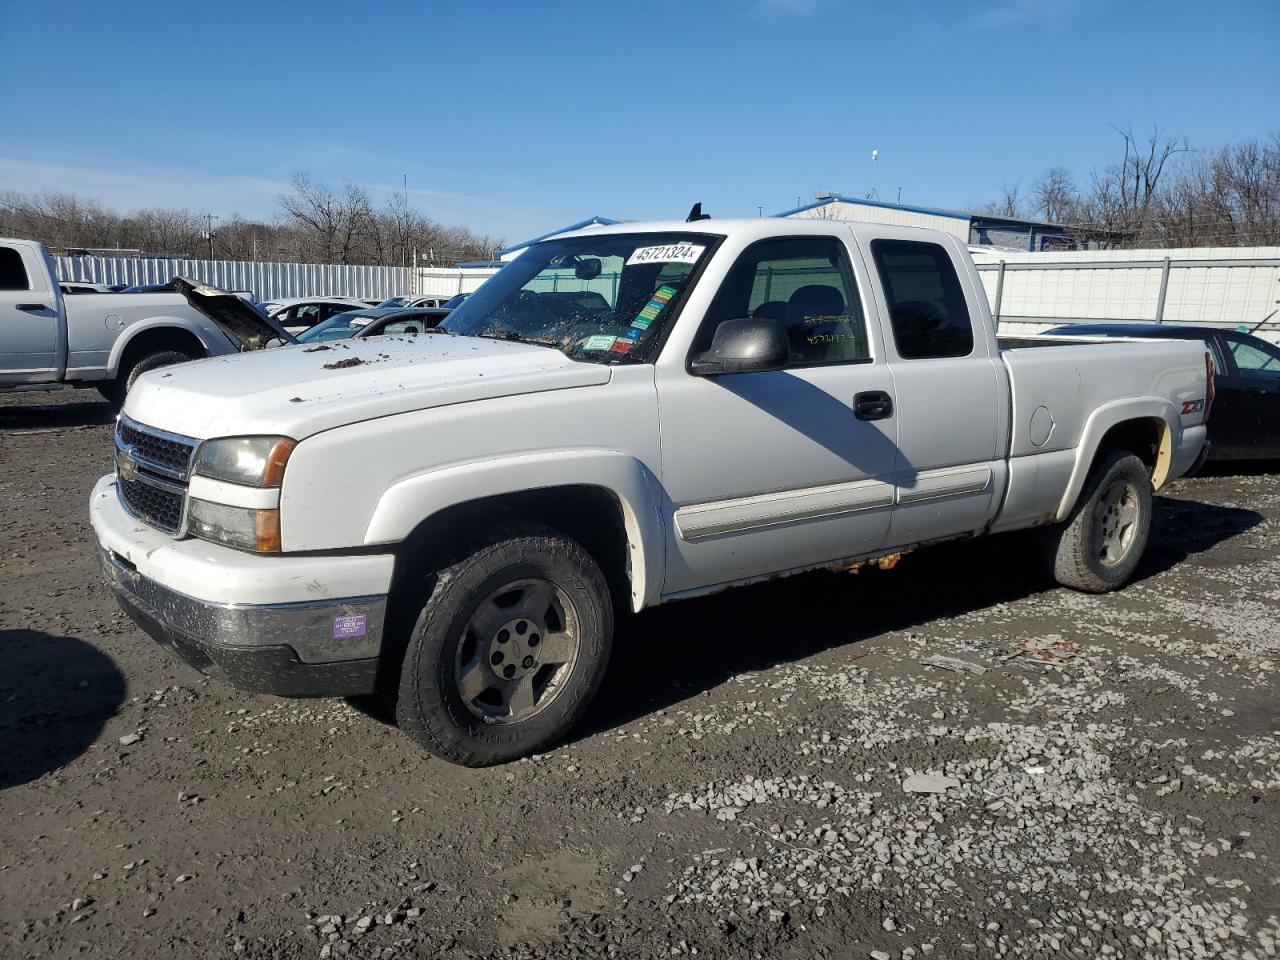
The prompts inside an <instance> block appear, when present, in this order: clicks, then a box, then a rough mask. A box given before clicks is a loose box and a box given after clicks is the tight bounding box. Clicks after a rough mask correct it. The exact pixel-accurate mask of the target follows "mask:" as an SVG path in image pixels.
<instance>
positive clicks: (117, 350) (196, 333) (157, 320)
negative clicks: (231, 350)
mask: <svg viewBox="0 0 1280 960" xmlns="http://www.w3.org/2000/svg"><path fill="white" fill-rule="evenodd" d="M149 330H180V331H182V332H183V333H189V334H191V336H193V337H195V338H196V339H197V340H199V341H200V344H201V346H203V347H204V352H205V353H206V354H207V355H208V356H215V355H217V354H218V353H225V352H226V351H225V350H224V349H222V348H223V347H224V346H225V344H220V343H218V342H217V341H215V340H214V339H213V338H212V337H211V336H210V335H209V333H208V331H206V330H203V329H201V327H200V326H199V324H195V323H192V322H191V321H190V320H184V319H183V318H181V317H166V316H155V317H147V318H146V319H145V320H137V321H135V322H133V323H130V324H127V325H126V326H125V328H124V329H123V330H121V331H120V336H118V337H116V340H115V343H113V344H112V345H111V356H110V357H109V358H108V360H107V379H108V380H114V379H115V378H116V377H118V376H119V375H120V360H121V358H122V357H123V356H124V352H125V351H126V350H128V349H129V344H131V343H133V341H134V340H136V339H137V338H138V336H139V335H140V334H143V333H146V332H147V331H149Z"/></svg>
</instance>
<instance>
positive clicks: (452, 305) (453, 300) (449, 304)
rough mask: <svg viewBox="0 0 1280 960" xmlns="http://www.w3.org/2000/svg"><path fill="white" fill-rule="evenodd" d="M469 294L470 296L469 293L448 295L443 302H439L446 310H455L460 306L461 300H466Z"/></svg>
mask: <svg viewBox="0 0 1280 960" xmlns="http://www.w3.org/2000/svg"><path fill="white" fill-rule="evenodd" d="M469 296H471V294H469V293H459V294H456V295H455V296H452V297H450V298H449V299H448V300H446V301H445V302H444V303H442V304H440V306H442V307H444V308H445V309H446V310H456V309H457V308H458V307H460V306H462V302H463V301H464V300H466V299H467V297H469Z"/></svg>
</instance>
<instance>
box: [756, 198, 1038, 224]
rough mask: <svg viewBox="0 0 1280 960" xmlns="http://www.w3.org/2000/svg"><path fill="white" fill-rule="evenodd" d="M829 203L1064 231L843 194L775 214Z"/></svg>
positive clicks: (992, 215)
mask: <svg viewBox="0 0 1280 960" xmlns="http://www.w3.org/2000/svg"><path fill="white" fill-rule="evenodd" d="M829 203H851V204H856V205H858V206H862V207H879V208H881V209H884V210H905V211H906V212H908V213H923V214H927V215H928V216H932V217H951V218H952V219H955V220H970V221H974V220H977V221H981V222H983V223H988V224H992V223H1005V224H1017V225H1019V226H1029V227H1054V228H1057V229H1062V227H1061V225H1060V224H1056V223H1049V222H1048V221H1046V220H1027V219H1024V218H1022V217H1006V216H1004V215H1002V214H995V213H978V212H974V211H969V210H947V209H945V208H943V207H918V206H914V205H912V204H907V203H888V202H887V201H884V200H866V199H863V198H861V197H846V196H844V195H843V194H837V195H834V196H830V197H823V198H822V199H821V200H814V201H813V202H811V203H806V204H804V205H803V206H799V207H795V208H793V209H791V210H784V211H782V213H775V214H774V216H775V217H790V216H793V215H795V214H797V213H803V212H804V211H806V210H813V209H814V208H816V207H824V206H826V205H827V204H829Z"/></svg>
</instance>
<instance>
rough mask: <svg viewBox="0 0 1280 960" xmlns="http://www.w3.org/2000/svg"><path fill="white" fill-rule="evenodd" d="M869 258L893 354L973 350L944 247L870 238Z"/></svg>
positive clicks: (969, 323)
mask: <svg viewBox="0 0 1280 960" xmlns="http://www.w3.org/2000/svg"><path fill="white" fill-rule="evenodd" d="M871 256H872V258H873V259H874V260H875V262H876V270H877V271H879V273H880V282H881V284H882V285H883V286H884V296H885V299H886V300H887V301H888V303H889V323H890V326H891V327H892V329H893V340H894V343H896V344H897V347H898V356H900V357H902V358H903V359H904V360H924V359H927V358H932V357H967V356H968V355H969V354H970V353H972V352H973V322H972V320H970V318H969V308H968V307H967V306H965V302H964V290H963V288H962V287H961V286H960V278H959V277H958V276H956V270H955V267H954V266H953V265H952V263H951V257H950V256H948V254H947V251H946V250H945V249H943V248H942V247H940V246H939V245H938V244H936V243H921V242H919V241H915V240H873V241H871Z"/></svg>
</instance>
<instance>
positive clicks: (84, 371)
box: [0, 238, 279, 405]
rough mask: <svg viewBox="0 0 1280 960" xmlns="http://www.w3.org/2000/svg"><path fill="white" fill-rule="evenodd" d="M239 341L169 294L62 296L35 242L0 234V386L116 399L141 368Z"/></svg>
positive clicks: (214, 352)
mask: <svg viewBox="0 0 1280 960" xmlns="http://www.w3.org/2000/svg"><path fill="white" fill-rule="evenodd" d="M276 335H277V336H278V335H279V333H278V332H277V334H276ZM243 346H244V344H242V343H241V342H240V341H238V340H236V339H234V338H233V337H232V336H229V335H228V332H227V331H224V330H222V329H220V328H219V326H218V324H216V323H213V322H211V321H210V320H209V319H208V318H207V317H205V316H203V315H202V314H201V313H200V311H198V310H196V309H194V308H193V307H191V306H190V305H189V304H188V303H187V301H186V299H185V298H184V297H183V296H182V295H181V294H179V293H176V292H175V293H81V294H77V295H75V296H68V297H64V296H63V293H62V290H61V288H60V286H59V284H58V279H57V275H56V272H55V270H54V263H53V258H52V257H50V256H49V251H48V250H46V249H45V247H44V245H43V244H41V243H38V242H36V241H34V240H13V239H5V238H0V392H4V391H10V390H43V389H49V388H50V387H56V386H64V385H66V386H76V387H97V388H98V390H99V391H100V392H101V393H102V395H103V396H104V397H106V398H107V399H108V400H110V401H111V402H113V403H115V404H117V405H118V404H120V403H121V402H122V401H123V400H124V395H125V393H126V392H127V391H128V389H129V387H130V386H132V384H133V382H134V381H135V380H137V378H138V377H139V376H141V375H142V374H143V373H145V372H146V371H148V370H154V369H156V368H157V367H162V366H166V365H168V364H173V363H183V362H184V361H187V360H194V359H196V358H199V357H215V356H220V355H222V354H227V353H235V352H237V351H239V350H241V349H242V348H243Z"/></svg>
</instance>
